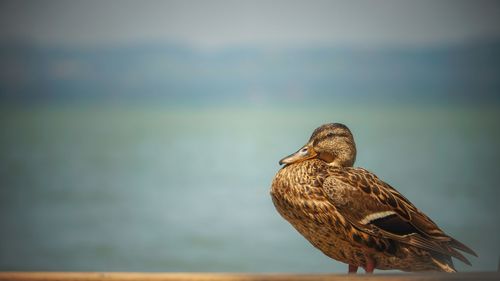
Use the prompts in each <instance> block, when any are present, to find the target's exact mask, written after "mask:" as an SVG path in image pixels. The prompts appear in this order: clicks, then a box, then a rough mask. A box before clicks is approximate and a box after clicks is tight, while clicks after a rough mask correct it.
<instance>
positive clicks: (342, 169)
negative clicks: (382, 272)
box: [271, 123, 477, 273]
mask: <svg viewBox="0 0 500 281" xmlns="http://www.w3.org/2000/svg"><path fill="white" fill-rule="evenodd" d="M355 159H356V146H355V144H354V138H353V136H352V134H351V131H350V130H349V129H348V128H347V127H346V126H345V125H342V124H339V123H333V124H325V125H322V126H321V127H319V128H317V129H316V130H314V132H313V134H312V135H311V138H310V139H309V141H308V142H307V144H306V145H304V146H303V147H302V148H301V149H300V150H298V151H297V152H296V153H294V154H292V155H290V156H288V157H285V158H283V159H282V160H281V161H280V164H285V166H284V167H283V168H282V169H280V170H279V172H278V173H277V174H276V176H275V178H274V180H273V183H272V187H271V196H272V199H273V202H274V205H275V206H276V209H277V210H278V212H279V213H280V214H281V216H283V217H284V218H285V219H286V220H287V221H288V222H290V223H291V224H292V225H293V226H294V227H295V228H296V229H297V230H298V231H299V232H300V233H301V234H302V235H303V236H304V237H305V238H306V239H307V240H309V242H311V243H312V244H313V245H314V246H315V247H316V248H318V249H319V250H321V251H322V252H323V253H324V254H325V255H327V256H329V257H330V258H333V259H335V260H338V261H341V262H344V263H346V264H348V265H349V273H356V271H357V269H358V267H363V268H364V269H365V271H366V272H367V273H372V272H373V270H374V269H375V268H377V269H399V270H403V271H444V272H455V271H456V270H455V268H454V266H453V261H452V257H454V258H457V259H459V260H461V261H462V262H464V263H466V264H468V265H470V262H469V261H468V260H467V259H466V258H465V257H464V256H463V255H462V254H461V253H460V252H459V250H460V251H464V252H466V253H469V254H472V255H474V256H477V255H476V253H475V252H474V251H473V250H471V249H470V248H469V247H467V246H466V245H464V244H462V243H461V242H459V241H457V240H456V239H454V238H452V237H451V236H448V235H447V234H445V233H444V232H443V231H442V230H441V229H440V228H439V227H438V226H437V225H436V224H435V223H434V222H433V221H432V220H431V219H430V218H429V217H428V216H426V215H425V214H424V213H422V212H421V211H420V210H418V209H417V208H416V207H415V206H414V205H413V204H412V203H411V202H410V201H409V200H408V199H406V198H405V197H404V196H403V195H401V194H400V193H399V192H398V191H396V190H395V189H394V188H393V187H391V186H390V185H389V184H387V183H385V182H384V181H382V180H380V179H379V178H378V177H377V176H376V175H374V174H373V173H371V172H369V171H367V170H365V169H363V168H353V167H352V165H353V164H354V161H355Z"/></svg>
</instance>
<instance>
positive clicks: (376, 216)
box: [359, 211, 396, 224]
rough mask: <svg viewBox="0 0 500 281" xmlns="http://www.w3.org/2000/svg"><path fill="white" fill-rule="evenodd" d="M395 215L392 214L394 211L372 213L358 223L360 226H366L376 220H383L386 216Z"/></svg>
mask: <svg viewBox="0 0 500 281" xmlns="http://www.w3.org/2000/svg"><path fill="white" fill-rule="evenodd" d="M395 213H396V212H394V211H384V212H378V213H373V214H369V215H367V216H366V217H364V218H363V219H362V220H360V221H359V222H360V223H361V224H368V223H370V222H372V221H374V220H376V219H380V218H385V217H387V216H390V215H394V214H395Z"/></svg>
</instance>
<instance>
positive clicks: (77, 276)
mask: <svg viewBox="0 0 500 281" xmlns="http://www.w3.org/2000/svg"><path fill="white" fill-rule="evenodd" d="M0 280H1V281H3V280H9V281H21V280H22V281H49V280H51V281H114V280H124V281H161V280H164V281H171V280H179V281H195V280H196V281H198V280H199V281H212V280H214V281H215V280H221V281H261V280H262V281H263V280H270V281H285V280H287V281H312V280H319V281H339V280H388V281H408V280H410V281H417V280H419V281H420V280H424V281H433V280H449V281H451V280H464V281H465V280H492V281H493V280H500V272H462V273H451V274H448V273H424V274H421V273H415V274H413V273H412V274H380V273H378V274H377V273H375V274H373V275H365V274H364V273H363V274H357V275H346V274H281V273H262V274H259V273H249V274H246V273H138V272H0Z"/></svg>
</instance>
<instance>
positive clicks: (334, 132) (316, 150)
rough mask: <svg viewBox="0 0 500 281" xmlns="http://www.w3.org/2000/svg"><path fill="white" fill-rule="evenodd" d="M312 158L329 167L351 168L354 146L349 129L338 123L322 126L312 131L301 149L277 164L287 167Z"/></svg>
mask: <svg viewBox="0 0 500 281" xmlns="http://www.w3.org/2000/svg"><path fill="white" fill-rule="evenodd" d="M314 158H316V159H320V160H322V161H324V162H326V163H327V164H328V165H331V166H336V167H352V165H353V164H354V161H355V160H356V145H355V143H354V137H353V136H352V133H351V131H350V130H349V128H347V126H345V125H343V124H340V123H329V124H324V125H322V126H320V127H318V128H317V129H316V130H314V132H313V133H312V135H311V138H310V139H309V141H308V142H307V143H306V144H305V145H304V146H303V147H302V148H300V149H299V150H298V151H297V152H295V153H293V154H291V155H289V156H287V157H285V158H283V159H281V160H280V162H279V163H280V165H282V164H285V165H289V164H292V163H297V162H301V161H305V160H308V159H314Z"/></svg>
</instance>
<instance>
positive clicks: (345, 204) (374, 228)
mask: <svg viewBox="0 0 500 281" xmlns="http://www.w3.org/2000/svg"><path fill="white" fill-rule="evenodd" d="M329 175H330V176H329V177H327V178H326V179H325V181H324V183H323V191H324V192H325V193H326V195H327V197H328V200H329V201H330V202H331V203H332V204H333V205H335V207H337V209H338V211H339V212H340V213H341V214H342V215H343V216H344V217H345V218H346V219H347V220H348V221H349V222H351V223H352V224H353V225H354V226H355V227H356V228H357V229H358V230H360V231H362V232H364V233H367V234H369V235H372V236H376V237H379V238H389V239H393V240H396V241H399V242H401V243H405V244H408V245H412V246H415V247H418V248H422V249H426V250H431V251H434V252H439V253H442V254H445V255H450V256H453V257H456V258H457V259H460V260H461V261H463V262H465V263H467V264H470V262H469V261H468V260H467V259H466V258H465V257H464V256H463V255H462V254H461V253H460V252H458V251H457V250H456V249H459V250H462V251H465V252H467V253H470V254H472V255H476V254H475V253H474V251H472V250H471V249H470V248H468V247H467V246H465V245H464V244H462V243H460V242H458V241H457V240H455V239H453V238H452V237H450V236H448V235H446V234H445V233H444V232H443V231H442V230H441V229H440V228H439V227H438V226H437V225H436V224H435V223H434V222H433V221H432V220H431V219H430V218H429V217H427V216H426V215H425V214H424V213H422V212H420V211H419V210H418V209H417V208H416V207H415V206H414V205H413V204H412V203H411V202H410V201H409V200H408V199H406V198H405V197H404V196H403V195H401V194H400V193H399V192H398V191H396V190H395V189H394V188H392V187H391V186H390V185H389V184H387V183H385V182H383V181H382V180H380V179H379V178H378V177H377V176H375V175H374V174H372V173H370V172H369V171H367V170H365V169H361V168H349V169H331V170H330V171H329ZM454 248H456V249H454Z"/></svg>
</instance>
